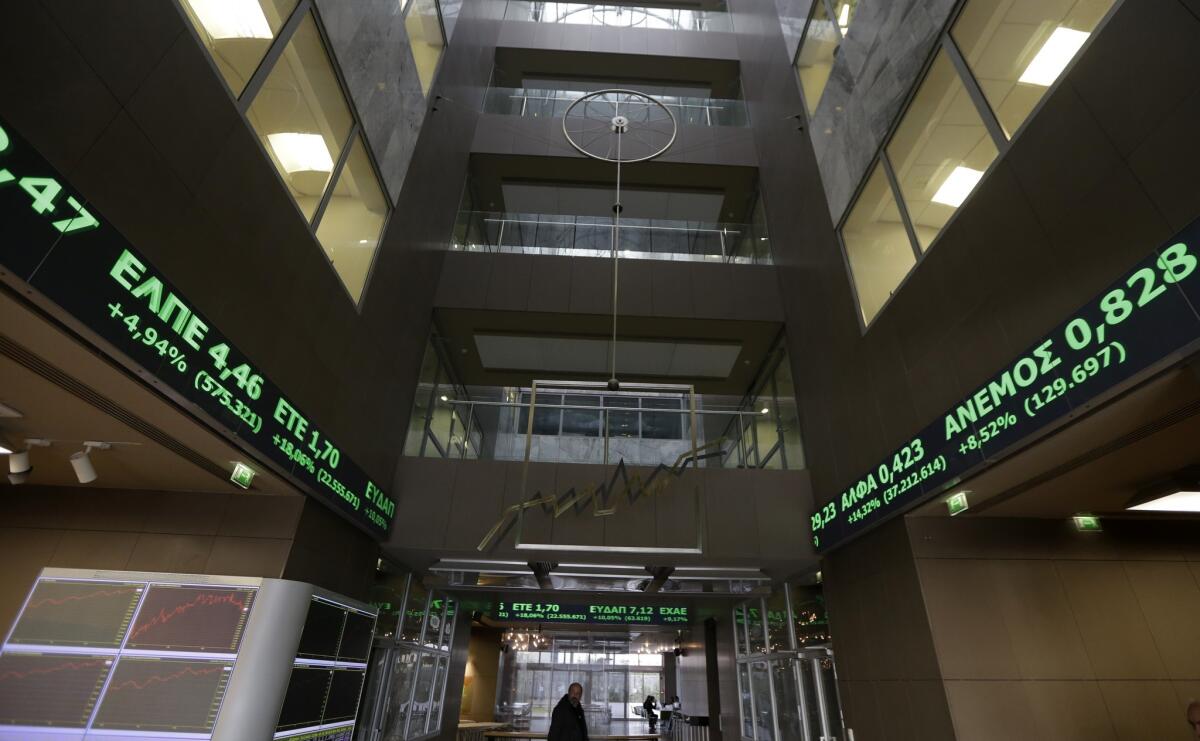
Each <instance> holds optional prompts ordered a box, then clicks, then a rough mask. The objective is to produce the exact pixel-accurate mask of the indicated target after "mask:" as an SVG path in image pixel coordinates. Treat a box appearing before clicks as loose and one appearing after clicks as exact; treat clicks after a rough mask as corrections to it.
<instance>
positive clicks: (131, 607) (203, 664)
mask: <svg viewBox="0 0 1200 741" xmlns="http://www.w3.org/2000/svg"><path fill="white" fill-rule="evenodd" d="M256 595H257V589H256V588H255V587H250V586H240V587H239V586H220V585H195V584H182V583H168V582H160V581H118V580H109V579H87V578H67V577H60V576H43V577H40V578H38V580H37V581H36V582H35V583H34V585H33V589H31V590H30V592H29V596H28V597H27V598H26V600H25V604H24V606H23V607H22V609H21V612H20V614H18V616H17V619H16V621H15V623H14V624H13V627H12V629H11V631H10V632H9V634H8V637H7V638H6V640H5V642H4V645H3V651H2V652H0V741H18V740H19V741H27V739H29V738H43V737H45V738H54V739H56V740H57V739H68V738H70V739H81V738H83V737H84V736H85V734H86V737H87V738H92V737H99V736H100V735H108V736H112V735H114V734H115V735H117V736H120V737H122V738H124V737H127V736H130V735H132V736H138V737H147V738H151V737H163V736H164V735H168V736H169V735H172V734H191V735H190V736H189V737H191V738H197V739H205V738H209V736H210V734H211V733H212V730H213V725H214V723H215V722H216V720H217V714H218V712H219V710H220V707H221V701H222V699H223V698H224V696H225V689H226V686H227V685H228V683H229V678H230V674H231V672H232V670H233V667H234V665H235V662H236V658H237V651H238V649H239V647H240V644H241V639H242V633H243V631H244V629H245V626H246V622H247V620H248V618H249V616H250V614H251V610H252V608H253V604H254V599H255V597H256ZM34 730H38V731H40V732H43V733H50V734H51V735H50V736H42V735H37V734H36V733H34ZM101 730H102V731H103V732H104V733H103V734H101V733H99V732H100V731H101ZM55 734H57V735H55Z"/></svg>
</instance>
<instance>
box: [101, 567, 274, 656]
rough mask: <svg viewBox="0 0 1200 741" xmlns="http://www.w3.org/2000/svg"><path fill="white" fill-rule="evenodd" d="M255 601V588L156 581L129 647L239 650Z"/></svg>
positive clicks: (171, 649) (128, 643)
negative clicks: (196, 585)
mask: <svg viewBox="0 0 1200 741" xmlns="http://www.w3.org/2000/svg"><path fill="white" fill-rule="evenodd" d="M253 601H254V590H252V589H222V588H213V587H183V586H175V585H168V584H161V585H155V586H152V587H150V591H149V592H147V593H146V597H145V599H144V600H143V601H142V606H141V609H139V610H138V615H137V618H136V619H135V620H134V622H133V629H132V630H130V631H129V638H128V639H127V640H126V643H125V647H126V648H132V649H147V650H158V651H199V652H206V653H207V652H212V653H235V652H236V651H237V649H238V644H239V643H240V642H241V640H242V631H243V630H244V629H245V627H246V617H247V615H249V613H250V605H251V603H252V602H253Z"/></svg>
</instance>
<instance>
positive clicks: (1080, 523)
mask: <svg viewBox="0 0 1200 741" xmlns="http://www.w3.org/2000/svg"><path fill="white" fill-rule="evenodd" d="M1071 519H1072V520H1073V521H1074V522H1075V529H1076V530H1078V531H1079V532H1081V533H1089V532H1090V533H1094V532H1099V531H1100V530H1102V529H1103V528H1101V527H1100V518H1099V517H1096V516H1095V515H1075V516H1074V517H1072V518H1071Z"/></svg>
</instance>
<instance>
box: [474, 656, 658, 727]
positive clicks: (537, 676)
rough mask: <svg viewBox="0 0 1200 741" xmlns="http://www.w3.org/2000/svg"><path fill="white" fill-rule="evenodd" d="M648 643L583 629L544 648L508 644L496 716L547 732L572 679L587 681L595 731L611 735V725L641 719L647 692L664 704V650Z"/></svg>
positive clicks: (586, 697)
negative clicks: (644, 643)
mask: <svg viewBox="0 0 1200 741" xmlns="http://www.w3.org/2000/svg"><path fill="white" fill-rule="evenodd" d="M668 640H669V639H668ZM642 642H643V636H640V635H638V634H631V635H614V634H611V633H609V634H600V633H596V634H588V633H582V634H555V635H552V636H550V635H548V636H547V637H546V643H545V645H543V646H542V647H541V648H539V649H530V650H519V649H517V648H514V647H504V648H503V653H502V654H501V658H500V673H499V679H498V682H497V689H496V719H497V720H498V721H500V722H506V723H513V724H514V726H517V727H520V728H527V729H530V730H533V731H543V732H544V731H545V729H546V728H547V727H548V725H549V721H550V714H551V712H552V711H553V709H554V705H555V704H556V703H557V702H558V701H559V699H560V698H561V697H562V696H563V695H564V694H566V691H567V687H568V685H570V683H571V682H579V683H580V684H582V685H583V708H584V712H585V714H586V717H587V721H588V728H589V731H591V733H592V734H594V735H595V734H606V733H608V732H609V731H608V729H606V728H605V727H606V726H607V725H608V724H609V723H611V722H612V721H626V720H636V719H638V718H639V717H640V716H638V715H637V714H636V713H635V710H637V709H640V708H641V707H642V703H643V702H644V701H645V699H646V696H647V695H654V696H655V697H656V698H658V699H659V700H660V702H661V698H662V693H663V687H664V686H665V685H664V682H663V676H662V672H663V657H662V654H661V653H657V652H653V651H649V650H647V649H644V648H643V647H640V646H639V644H640V643H642ZM621 728H622V729H623V728H624V726H621ZM619 730H620V729H618V731H619Z"/></svg>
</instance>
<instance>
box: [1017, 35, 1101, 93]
mask: <svg viewBox="0 0 1200 741" xmlns="http://www.w3.org/2000/svg"><path fill="white" fill-rule="evenodd" d="M1088 36H1091V34H1089V33H1087V32H1086V31H1076V30H1075V29H1072V28H1063V27H1062V26H1059V27H1058V28H1056V29H1054V33H1052V34H1050V38H1048V39H1046V43H1045V44H1043V45H1042V48H1041V49H1040V50H1039V51H1038V53H1037V55H1036V56H1034V58H1033V61H1032V62H1030V63H1029V66H1028V67H1026V68H1025V71H1024V72H1023V73H1022V74H1021V77H1020V78H1019V80H1018V81H1019V82H1024V83H1026V84H1029V85H1041V86H1042V87H1049V86H1050V85H1053V84H1054V81H1055V80H1057V79H1058V76H1059V75H1061V74H1062V71H1063V70H1064V69H1066V68H1067V65H1068V64H1070V63H1071V60H1072V59H1074V58H1075V54H1076V53H1078V52H1079V49H1080V47H1082V46H1083V44H1084V42H1085V41H1087V40H1088Z"/></svg>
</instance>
